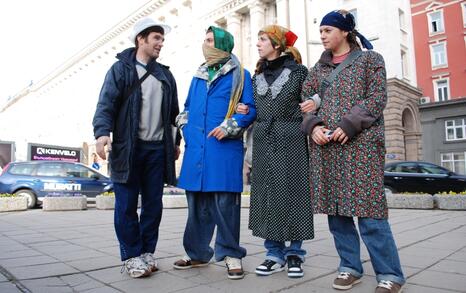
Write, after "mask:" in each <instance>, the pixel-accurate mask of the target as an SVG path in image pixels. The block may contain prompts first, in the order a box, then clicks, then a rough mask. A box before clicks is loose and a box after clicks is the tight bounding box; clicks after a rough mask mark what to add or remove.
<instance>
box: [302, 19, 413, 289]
mask: <svg viewBox="0 0 466 293" xmlns="http://www.w3.org/2000/svg"><path fill="white" fill-rule="evenodd" d="M354 27H355V22H354V18H353V16H352V15H351V14H349V13H347V12H346V11H332V12H330V13H329V14H327V15H326V16H325V17H324V18H323V20H322V22H321V25H320V33H321V40H322V43H323V45H324V48H325V49H326V50H325V51H324V52H323V54H322V56H321V58H320V60H319V61H318V62H317V64H316V65H315V66H314V67H313V68H312V69H310V72H309V75H308V77H307V79H306V81H305V82H304V85H303V95H304V96H309V95H313V94H315V93H320V97H321V99H322V101H321V106H320V109H319V111H318V112H317V113H314V114H307V115H306V117H305V119H304V121H303V124H302V130H303V131H304V133H306V134H308V135H309V137H310V138H311V139H310V144H309V150H310V158H311V159H310V166H311V181H310V182H311V184H312V187H311V196H312V198H313V200H314V212H316V213H324V214H327V215H328V222H329V227H330V231H331V232H332V234H333V236H334V240H335V246H336V248H337V251H338V253H339V255H340V259H341V262H340V266H339V272H340V275H339V276H338V277H337V278H336V279H335V281H334V284H333V287H334V288H336V289H341V290H345V289H350V288H351V287H352V285H354V284H356V283H358V282H359V281H360V280H359V279H360V278H361V277H362V274H363V270H362V264H361V260H360V246H359V245H360V243H359V235H358V232H357V230H356V228H355V225H354V221H353V217H358V226H359V231H360V235H361V237H362V239H363V241H364V243H365V244H366V247H367V249H368V251H369V254H370V256H371V261H372V265H373V267H374V271H375V273H376V275H377V280H378V281H379V285H378V286H377V289H376V292H380V293H381V292H398V289H399V288H401V286H402V285H403V283H404V282H405V279H404V276H403V272H402V271H401V265H400V261H399V257H398V252H397V248H396V244H395V241H394V239H393V235H392V232H391V230H390V226H389V224H388V221H387V217H388V210H387V203H386V199H385V192H384V185H383V176H384V158H385V136H384V119H383V109H384V108H385V105H386V102H387V88H386V72H385V64H384V60H383V57H382V56H381V55H380V54H378V53H376V52H374V51H361V48H360V45H359V43H358V42H357V40H356V36H357V37H359V39H360V40H361V42H362V44H363V46H364V47H366V48H369V49H371V48H372V45H371V44H370V43H369V41H367V40H366V39H365V38H364V37H363V36H362V35H361V34H360V33H359V32H357V31H356V30H355V29H354ZM349 56H351V58H350V57H349ZM353 56H354V59H353ZM346 58H350V59H348V60H352V59H353V60H352V61H350V62H349V63H348V64H346V63H343V62H344V60H345V59H346ZM340 63H342V64H341V66H343V69H342V70H341V72H340V73H338V75H336V77H335V79H334V80H333V81H330V84H329V86H328V87H326V88H325V87H322V85H323V81H324V80H325V79H326V78H327V77H328V76H329V75H330V73H331V72H332V71H333V70H335V68H336V66H337V65H338V64H340ZM330 131H333V134H330ZM387 282H388V283H387ZM387 284H388V285H387ZM387 290H388V291H387ZM393 290H394V291H393Z"/></svg>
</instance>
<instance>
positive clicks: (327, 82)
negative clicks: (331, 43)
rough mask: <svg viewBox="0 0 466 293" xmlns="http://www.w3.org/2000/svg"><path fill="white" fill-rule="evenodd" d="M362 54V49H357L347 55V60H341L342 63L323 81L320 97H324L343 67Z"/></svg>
mask: <svg viewBox="0 0 466 293" xmlns="http://www.w3.org/2000/svg"><path fill="white" fill-rule="evenodd" d="M361 54H362V51H361V50H355V51H353V52H351V53H350V54H349V55H348V57H346V59H345V60H343V62H341V63H340V64H338V66H337V68H335V69H334V70H333V71H332V72H331V73H330V75H329V76H327V77H326V78H325V79H324V80H323V81H322V83H321V84H320V97H321V98H323V97H324V93H325V91H326V90H327V88H328V87H329V86H330V85H331V84H332V82H333V81H334V80H335V77H337V75H338V74H339V73H340V72H341V71H342V70H343V68H345V67H346V66H347V65H348V64H350V63H351V62H353V60H355V59H356V58H358V57H359V56H361Z"/></svg>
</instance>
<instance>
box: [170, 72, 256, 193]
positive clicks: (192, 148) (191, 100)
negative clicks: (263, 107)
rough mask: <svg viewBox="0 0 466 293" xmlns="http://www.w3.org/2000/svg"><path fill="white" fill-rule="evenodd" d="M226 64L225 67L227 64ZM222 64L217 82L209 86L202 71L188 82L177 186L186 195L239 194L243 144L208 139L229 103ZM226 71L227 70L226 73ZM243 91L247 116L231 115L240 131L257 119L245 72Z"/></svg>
mask: <svg viewBox="0 0 466 293" xmlns="http://www.w3.org/2000/svg"><path fill="white" fill-rule="evenodd" d="M227 64H228V63H227ZM227 64H225V65H224V66H223V67H222V68H221V69H220V72H219V73H217V78H214V79H213V80H212V81H211V82H210V83H209V82H208V77H207V74H206V73H207V72H206V70H205V67H202V66H201V68H200V70H199V71H198V73H197V74H196V75H195V77H194V78H193V79H192V81H191V86H190V89H189V93H188V97H187V99H186V103H185V109H184V111H186V112H188V122H187V124H185V126H184V127H183V137H184V140H185V142H186V145H185V152H184V158H183V165H182V167H181V174H180V177H179V180H178V186H179V187H180V188H183V189H186V190H188V191H199V192H241V191H242V190H243V176H242V174H243V173H242V172H243V140H242V137H240V138H235V139H233V138H224V139H222V140H220V141H219V140H217V139H216V138H215V137H207V135H208V134H209V132H210V131H212V130H213V129H214V128H216V127H217V126H219V125H220V124H221V123H222V122H223V121H224V119H225V115H226V113H227V111H228V105H229V102H230V95H231V85H232V80H233V74H232V68H230V67H228V66H226V65H227ZM226 68H228V69H226ZM244 72H245V74H244V88H243V94H242V97H241V99H240V102H241V103H243V104H246V105H248V106H249V113H248V114H246V115H243V114H234V115H233V117H232V118H233V119H235V120H236V122H237V123H238V126H239V127H241V128H246V127H248V126H249V125H250V124H251V123H252V122H253V121H254V119H255V118H256V109H255V105H254V98H253V92H252V82H251V75H250V73H249V72H248V71H247V70H245V71H244Z"/></svg>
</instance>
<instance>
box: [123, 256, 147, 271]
mask: <svg viewBox="0 0 466 293" xmlns="http://www.w3.org/2000/svg"><path fill="white" fill-rule="evenodd" d="M125 264H126V266H128V267H132V268H135V269H137V270H144V269H146V268H147V265H146V264H145V263H144V261H143V260H142V259H140V258H139V257H133V258H131V259H129V260H127V261H126V262H125Z"/></svg>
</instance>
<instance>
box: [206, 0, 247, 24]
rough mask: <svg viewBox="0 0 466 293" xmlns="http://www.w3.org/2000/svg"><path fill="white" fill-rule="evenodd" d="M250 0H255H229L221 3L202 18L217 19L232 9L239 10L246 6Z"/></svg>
mask: <svg viewBox="0 0 466 293" xmlns="http://www.w3.org/2000/svg"><path fill="white" fill-rule="evenodd" d="M250 2H254V1H251V0H227V1H224V2H223V3H222V4H220V5H219V6H218V7H217V8H215V9H213V10H212V11H211V12H209V13H207V14H204V15H203V16H202V19H205V20H210V19H217V18H219V16H222V17H223V16H224V15H226V14H228V12H230V11H232V10H237V9H238V8H240V7H243V6H245V4H249V3H250Z"/></svg>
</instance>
